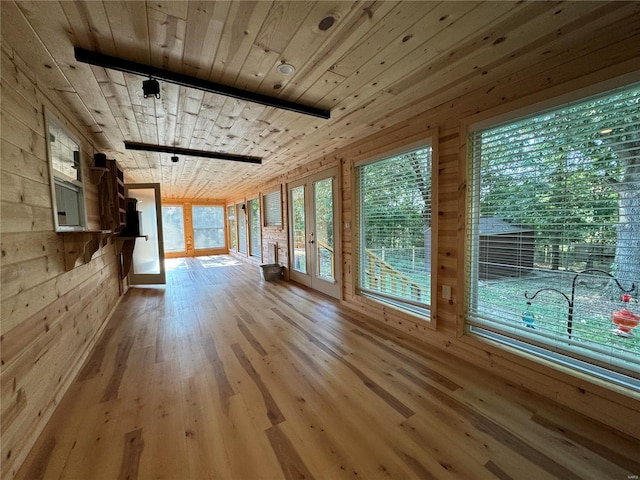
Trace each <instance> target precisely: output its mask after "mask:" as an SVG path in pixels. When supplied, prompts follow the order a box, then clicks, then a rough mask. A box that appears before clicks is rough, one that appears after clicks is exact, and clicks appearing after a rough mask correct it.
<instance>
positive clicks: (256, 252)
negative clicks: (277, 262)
mask: <svg viewBox="0 0 640 480" xmlns="http://www.w3.org/2000/svg"><path fill="white" fill-rule="evenodd" d="M248 210H249V254H250V255H251V256H252V257H261V256H262V241H261V239H260V233H261V228H260V201H259V200H258V199H257V198H253V199H251V200H249V202H248Z"/></svg>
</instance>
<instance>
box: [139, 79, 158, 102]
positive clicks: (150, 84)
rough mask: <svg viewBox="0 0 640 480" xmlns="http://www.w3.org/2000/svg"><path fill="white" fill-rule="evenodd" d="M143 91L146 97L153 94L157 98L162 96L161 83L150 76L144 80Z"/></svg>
mask: <svg viewBox="0 0 640 480" xmlns="http://www.w3.org/2000/svg"><path fill="white" fill-rule="evenodd" d="M142 93H143V94H144V98H149V97H150V96H151V95H155V97H156V98H160V84H159V83H158V81H157V80H156V79H154V78H151V77H150V78H149V80H145V81H144V82H142Z"/></svg>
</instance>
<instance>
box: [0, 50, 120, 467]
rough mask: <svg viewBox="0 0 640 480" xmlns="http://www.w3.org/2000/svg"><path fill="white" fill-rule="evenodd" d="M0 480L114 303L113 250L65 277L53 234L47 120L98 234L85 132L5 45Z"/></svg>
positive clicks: (47, 411)
mask: <svg viewBox="0 0 640 480" xmlns="http://www.w3.org/2000/svg"><path fill="white" fill-rule="evenodd" d="M1 71H2V73H1V76H2V92H1V95H2V107H1V115H2V132H1V137H2V140H1V141H2V164H1V169H2V192H1V229H2V256H1V261H2V266H1V274H2V292H1V299H2V324H1V326H0V329H1V331H0V333H1V336H0V348H1V358H2V360H1V364H2V365H1V368H2V370H1V374H0V381H1V395H2V396H1V402H0V403H1V418H2V434H1V438H0V440H1V444H2V445H1V448H0V452H1V455H2V456H1V458H0V463H1V464H2V468H1V476H2V478H7V479H8V478H12V477H13V475H14V472H15V470H16V469H17V468H18V467H19V466H20V464H21V463H22V461H23V459H24V457H25V456H26V454H27V453H28V451H29V449H30V448H31V446H32V445H33V443H34V442H35V440H36V439H37V437H38V435H39V433H40V432H41V430H42V429H43V428H44V426H45V424H46V423H47V421H48V419H49V417H50V416H51V414H52V412H53V411H54V409H55V408H56V405H57V404H58V402H59V401H60V399H61V397H62V395H64V393H65V392H66V391H67V388H68V386H69V385H70V383H71V381H72V380H73V379H74V377H75V376H76V374H77V372H78V370H79V368H80V367H81V365H82V363H83V361H84V359H85V358H86V357H87V355H88V354H89V352H91V350H92V349H93V347H94V346H95V344H96V341H97V339H98V337H99V335H100V333H101V331H102V329H103V327H104V326H105V324H106V320H107V318H108V317H109V315H110V313H111V311H112V310H113V308H114V307H115V306H116V304H117V303H118V300H119V281H118V264H117V263H116V256H115V252H114V247H113V243H111V242H109V243H107V244H106V245H105V246H104V247H102V248H100V249H99V250H98V251H97V252H96V253H95V254H94V256H93V259H92V260H91V261H90V262H89V263H86V264H84V265H80V266H77V267H76V268H74V269H72V270H70V271H65V265H64V249H63V240H62V236H61V235H58V234H56V233H55V232H54V225H53V215H52V202H51V189H50V182H49V170H48V163H47V154H46V137H45V125H44V111H45V110H47V111H50V112H52V113H53V114H54V115H55V116H56V117H57V118H58V119H59V120H60V121H61V122H62V123H64V124H65V125H66V126H67V127H68V128H69V130H70V131H71V132H72V133H73V134H74V135H75V136H76V137H77V138H79V139H81V149H82V161H83V162H84V167H85V178H84V183H85V196H86V202H87V212H88V220H89V227H90V228H96V229H97V228H99V213H98V205H97V198H98V196H97V186H96V185H95V184H94V183H92V180H91V175H90V174H89V170H88V168H87V167H89V166H90V164H91V163H90V162H91V161H92V155H93V153H94V151H95V150H94V148H93V145H92V144H91V142H90V141H89V140H88V139H87V138H86V136H85V132H83V131H80V130H78V129H77V128H76V127H75V126H74V125H72V124H71V123H70V121H69V119H71V118H73V117H72V116H71V115H70V114H69V112H67V111H65V110H64V109H61V108H60V107H59V106H57V105H54V104H53V103H52V102H51V100H50V99H49V98H47V97H46V95H45V93H44V90H43V89H41V88H39V86H38V81H37V79H36V78H35V77H34V76H33V74H32V72H31V71H30V69H29V67H28V66H27V65H25V64H24V63H23V62H22V61H21V60H20V59H19V58H18V57H17V56H16V55H15V54H14V52H13V50H12V48H11V47H10V45H8V44H7V43H6V42H5V39H4V38H3V43H2V70H1Z"/></svg>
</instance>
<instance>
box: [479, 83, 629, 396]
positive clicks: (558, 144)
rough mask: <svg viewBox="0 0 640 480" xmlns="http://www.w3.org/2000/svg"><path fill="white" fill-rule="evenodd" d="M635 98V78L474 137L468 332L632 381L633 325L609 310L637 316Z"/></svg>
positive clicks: (485, 130) (481, 132)
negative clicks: (626, 298) (626, 294)
mask: <svg viewBox="0 0 640 480" xmlns="http://www.w3.org/2000/svg"><path fill="white" fill-rule="evenodd" d="M639 102H640V86H639V85H634V86H631V87H627V88H624V89H618V90H616V91H612V92H609V93H608V94H606V95H603V96H599V97H597V98H591V99H587V100H585V101H582V102H577V103H574V104H570V105H565V106H563V107H560V108H557V109H554V110H552V111H547V112H543V113H539V114H537V115H534V116H530V117H526V118H521V119H518V120H516V121H513V122H510V123H506V124H502V125H498V126H495V127H492V128H488V129H484V130H479V131H476V132H473V133H472V134H471V138H470V143H469V145H470V162H469V163H470V170H471V171H470V174H471V178H472V195H471V205H470V207H471V208H470V209H469V211H470V215H469V217H468V225H467V232H469V234H470V237H469V239H468V240H469V242H468V244H469V246H470V249H469V254H470V259H471V261H470V262H468V265H469V272H468V275H467V279H468V285H467V290H468V296H469V311H468V323H469V325H470V329H471V331H472V332H474V331H475V332H477V333H479V334H482V335H485V336H486V335H489V336H491V335H492V334H495V335H494V338H495V339H502V340H501V341H507V343H508V339H512V340H513V341H514V345H515V344H517V345H519V346H520V347H522V346H523V345H524V346H527V345H529V346H531V349H530V351H532V352H538V353H539V352H545V353H544V355H547V354H552V356H553V358H556V359H557V360H558V361H561V362H563V363H566V362H567V361H568V362H569V363H570V364H572V365H573V366H575V367H576V368H580V369H583V370H584V369H586V370H589V368H590V365H597V366H599V367H603V368H598V369H597V370H598V372H600V373H597V374H598V375H600V376H602V373H601V372H603V371H604V372H607V371H616V372H618V373H621V374H623V376H625V375H626V377H625V378H627V380H626V381H625V382H623V383H627V384H634V386H635V387H638V382H637V372H639V371H640V369H639V367H640V362H639V358H640V339H639V337H640V332H637V333H636V334H635V336H634V334H633V332H632V331H627V327H622V329H621V328H619V326H618V325H616V324H614V323H613V322H612V313H613V312H614V311H621V310H625V309H626V310H628V311H630V312H631V314H632V315H638V314H640V312H639V309H638V303H637V302H636V300H635V299H637V297H638V295H637V288H638V284H639V283H640V104H639ZM613 277H615V278H613ZM634 284H635V285H636V290H634V291H633V292H632V298H631V301H630V302H629V303H626V304H624V302H622V300H621V295H622V294H623V291H624V290H631V289H632V286H633V285H634ZM631 318H633V317H631ZM522 348H524V347H522ZM525 349H526V348H525ZM593 371H594V372H595V371H596V368H595V367H594V369H593ZM634 377H635V380H634ZM612 378H613V377H612Z"/></svg>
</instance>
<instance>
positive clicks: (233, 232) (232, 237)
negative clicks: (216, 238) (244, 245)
mask: <svg viewBox="0 0 640 480" xmlns="http://www.w3.org/2000/svg"><path fill="white" fill-rule="evenodd" d="M227 220H228V222H229V248H230V249H231V250H233V251H234V252H237V251H238V232H237V229H236V214H235V209H234V206H233V205H229V206H228V207H227Z"/></svg>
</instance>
